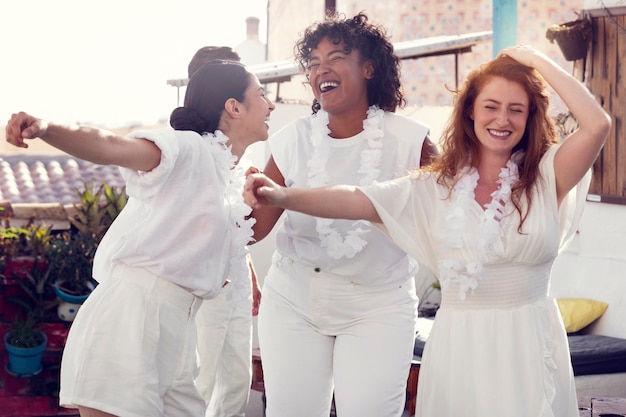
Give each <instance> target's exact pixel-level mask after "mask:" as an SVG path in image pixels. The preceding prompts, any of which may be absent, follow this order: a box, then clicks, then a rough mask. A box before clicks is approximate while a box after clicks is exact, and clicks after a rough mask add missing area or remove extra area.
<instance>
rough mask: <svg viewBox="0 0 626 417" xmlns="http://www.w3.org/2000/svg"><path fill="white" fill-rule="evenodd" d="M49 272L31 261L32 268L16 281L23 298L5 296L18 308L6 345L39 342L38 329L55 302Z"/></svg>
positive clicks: (33, 344)
mask: <svg viewBox="0 0 626 417" xmlns="http://www.w3.org/2000/svg"><path fill="white" fill-rule="evenodd" d="M51 280H52V275H51V269H50V267H49V266H48V265H44V266H42V265H41V264H39V263H34V264H33V266H32V268H31V270H30V271H27V272H26V274H25V276H24V277H22V278H20V279H19V280H18V281H17V282H18V283H19V285H20V287H21V288H22V290H23V292H24V294H25V295H26V296H25V297H17V296H16V297H7V298H6V301H7V302H9V303H12V304H14V305H16V306H18V307H19V308H20V314H18V315H17V316H16V317H15V318H14V320H13V322H12V323H11V326H10V329H9V339H8V342H9V344H11V345H13V346H15V347H25V348H28V347H35V346H38V345H40V344H41V343H42V341H43V334H42V332H41V330H40V329H39V328H38V326H39V324H40V323H41V322H42V321H43V320H44V319H45V317H46V313H47V311H48V310H49V309H51V308H53V307H55V306H56V305H57V302H56V300H55V299H54V294H53V292H52V283H51Z"/></svg>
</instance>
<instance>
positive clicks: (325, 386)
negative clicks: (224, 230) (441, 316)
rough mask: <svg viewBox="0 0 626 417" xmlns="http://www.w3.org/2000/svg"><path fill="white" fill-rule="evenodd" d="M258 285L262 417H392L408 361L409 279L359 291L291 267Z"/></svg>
mask: <svg viewBox="0 0 626 417" xmlns="http://www.w3.org/2000/svg"><path fill="white" fill-rule="evenodd" d="M280 265H281V266H280V268H279V267H277V266H276V264H274V265H272V267H271V268H270V270H269V272H268V276H267V278H266V279H265V282H264V285H263V302H262V303H261V308H260V311H259V322H258V325H259V343H260V350H261V358H262V361H263V375H264V382H265V391H266V396H267V409H266V413H267V417H294V416H298V417H328V415H329V413H330V406H331V399H332V395H333V392H334V395H335V406H336V411H337V415H339V416H348V417H353V416H359V417H382V416H384V417H396V416H397V417H399V416H401V415H402V412H403V410H404V403H405V393H406V382H407V377H408V373H409V369H410V366H411V359H412V358H413V345H414V341H415V325H416V319H417V296H416V295H415V284H414V280H413V277H410V278H407V281H406V282H405V283H404V284H402V285H399V284H396V285H387V286H385V287H365V286H362V285H358V284H356V283H354V282H350V281H348V280H346V279H345V278H341V277H338V276H335V275H330V274H326V273H324V272H315V271H314V270H313V268H310V267H305V266H302V265H298V264H295V263H290V262H280Z"/></svg>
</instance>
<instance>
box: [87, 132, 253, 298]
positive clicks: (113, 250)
mask: <svg viewBox="0 0 626 417" xmlns="http://www.w3.org/2000/svg"><path fill="white" fill-rule="evenodd" d="M216 134H219V135H218V137H217V138H216V137H214V136H213V135H204V136H200V135H199V134H197V133H195V132H191V131H174V130H172V129H160V130H153V131H142V132H133V133H131V134H130V135H129V136H130V137H139V138H145V139H148V140H150V141H153V142H154V143H155V144H156V145H157V146H158V147H159V148H160V149H161V163H160V165H159V166H158V167H156V168H155V169H153V170H152V171H150V172H138V171H133V170H129V169H124V168H123V169H121V172H122V175H123V176H124V179H125V180H126V193H127V194H128V196H129V199H128V203H127V204H126V207H124V210H122V212H121V213H120V215H119V216H118V217H117V218H116V219H115V222H113V224H112V225H111V227H110V228H109V230H108V231H107V233H106V236H105V237H104V238H103V239H102V241H101V242H100V245H99V246H98V250H97V253H96V256H95V258H94V268H93V274H94V278H95V279H96V280H97V281H98V282H103V281H104V280H105V279H106V278H107V277H108V276H110V272H111V269H112V268H113V266H114V265H115V264H117V263H123V264H126V265H129V266H134V267H138V268H146V269H147V270H149V271H151V272H152V273H154V274H156V275H158V276H161V277H165V279H168V280H170V281H172V282H174V283H175V284H178V285H180V286H181V287H183V288H186V289H188V290H189V291H192V292H193V293H194V294H196V295H198V296H199V297H202V298H211V297H214V296H216V295H217V294H218V293H219V291H220V290H221V288H222V284H223V283H224V277H228V276H230V277H231V279H233V282H232V284H233V285H239V284H238V283H236V282H235V278H236V277H239V276H245V271H246V264H245V260H244V259H241V260H240V262H239V265H238V266H237V268H238V270H239V272H238V273H237V274H235V273H231V271H230V268H231V263H229V262H226V261H225V260H229V259H236V260H239V259H240V258H242V257H245V245H246V244H247V243H248V240H246V239H245V237H244V239H241V237H240V236H238V234H240V231H239V229H240V228H239V227H235V225H234V223H235V221H238V222H239V223H241V222H240V221H239V220H238V219H237V218H236V217H235V215H236V214H239V211H240V210H242V209H243V208H246V209H248V210H249V207H247V206H245V204H244V203H243V199H242V197H241V189H234V188H233V187H232V186H231V184H230V181H231V175H239V173H238V172H236V173H234V172H233V171H232V170H231V168H232V167H233V165H234V162H235V161H234V159H233V158H234V156H233V155H232V154H231V153H230V151H229V150H228V149H226V148H225V147H224V146H223V145H222V143H220V142H219V139H220V138H222V139H223V138H225V136H224V135H223V134H221V132H219V131H217V132H216ZM229 193H230V194H233V193H234V194H236V196H237V197H238V198H239V200H241V202H240V204H239V205H238V206H237V207H235V205H234V204H232V203H231V202H230V201H228V198H226V197H228V195H229ZM248 213H249V211H248ZM248 213H244V215H245V214H248ZM241 217H242V218H243V215H241ZM240 226H243V224H241V225H240ZM241 229H242V230H245V228H241ZM241 271H243V272H241Z"/></svg>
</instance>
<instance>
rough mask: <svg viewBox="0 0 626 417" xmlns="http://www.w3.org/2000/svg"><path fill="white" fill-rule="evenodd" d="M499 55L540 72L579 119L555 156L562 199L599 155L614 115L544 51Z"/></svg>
mask: <svg viewBox="0 0 626 417" xmlns="http://www.w3.org/2000/svg"><path fill="white" fill-rule="evenodd" d="M500 54H505V55H508V56H510V57H511V58H513V59H515V60H516V61H518V62H520V63H521V64H524V65H527V66H529V67H532V68H535V69H536V70H537V71H539V73H540V74H541V75H542V76H543V78H544V79H545V80H546V82H548V84H550V86H551V87H552V88H553V89H554V91H555V92H556V93H557V94H558V95H559V96H560V97H561V99H562V100H563V102H564V103H565V105H566V106H567V107H568V108H569V110H570V111H571V112H572V114H573V115H574V117H575V118H576V120H577V121H578V126H579V127H578V129H577V130H576V131H575V132H573V133H572V134H571V135H570V136H569V137H568V138H567V139H566V140H565V141H564V143H563V144H562V145H561V147H560V148H559V150H558V152H557V153H556V155H555V158H554V171H555V175H556V187H557V197H558V200H559V202H560V201H561V200H562V199H563V198H564V197H565V195H566V194H567V193H568V192H569V191H570V190H571V189H572V188H573V187H574V186H575V185H576V184H578V182H579V181H580V180H581V178H582V177H583V176H584V175H585V173H586V172H587V170H589V168H590V167H591V165H592V164H593V162H594V161H595V160H596V158H597V157H598V154H599V153H600V150H601V149H602V146H603V145H604V142H605V141H606V138H607V136H608V133H609V130H610V129H611V117H610V116H609V115H608V113H607V112H605V111H604V109H603V108H602V106H601V105H600V104H599V103H598V101H597V100H596V99H595V98H594V97H593V95H592V94H591V93H590V92H589V90H588V89H587V87H585V85H584V84H582V83H581V82H579V81H578V80H577V79H576V78H574V77H573V76H571V75H570V74H569V73H567V72H566V71H565V70H564V69H563V68H561V67H560V66H559V65H557V64H556V63H555V62H554V61H552V60H551V59H550V58H548V57H547V56H546V55H544V54H543V53H541V52H539V51H537V50H535V49H533V48H530V47H525V46H518V47H513V48H506V49H503V50H502V51H501V52H500Z"/></svg>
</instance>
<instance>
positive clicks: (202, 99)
mask: <svg viewBox="0 0 626 417" xmlns="http://www.w3.org/2000/svg"><path fill="white" fill-rule="evenodd" d="M249 85H250V73H249V72H248V71H247V70H246V68H245V66H243V65H242V64H240V63H238V62H234V61H222V60H216V61H211V62H209V63H207V64H205V65H203V66H202V67H201V68H200V69H199V70H198V71H196V72H195V73H194V74H193V76H192V77H191V79H190V80H189V84H187V91H186V92H185V103H184V105H183V107H178V108H176V109H174V111H173V112H172V114H171V116H170V125H171V126H172V127H173V128H174V129H176V130H193V131H194V132H197V133H199V134H203V133H207V132H209V133H213V132H215V130H217V128H218V125H219V122H220V117H221V115H222V111H223V110H224V103H226V100H228V99H230V98H234V99H236V100H238V101H241V102H243V101H244V96H245V92H246V90H247V89H248V86H249Z"/></svg>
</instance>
